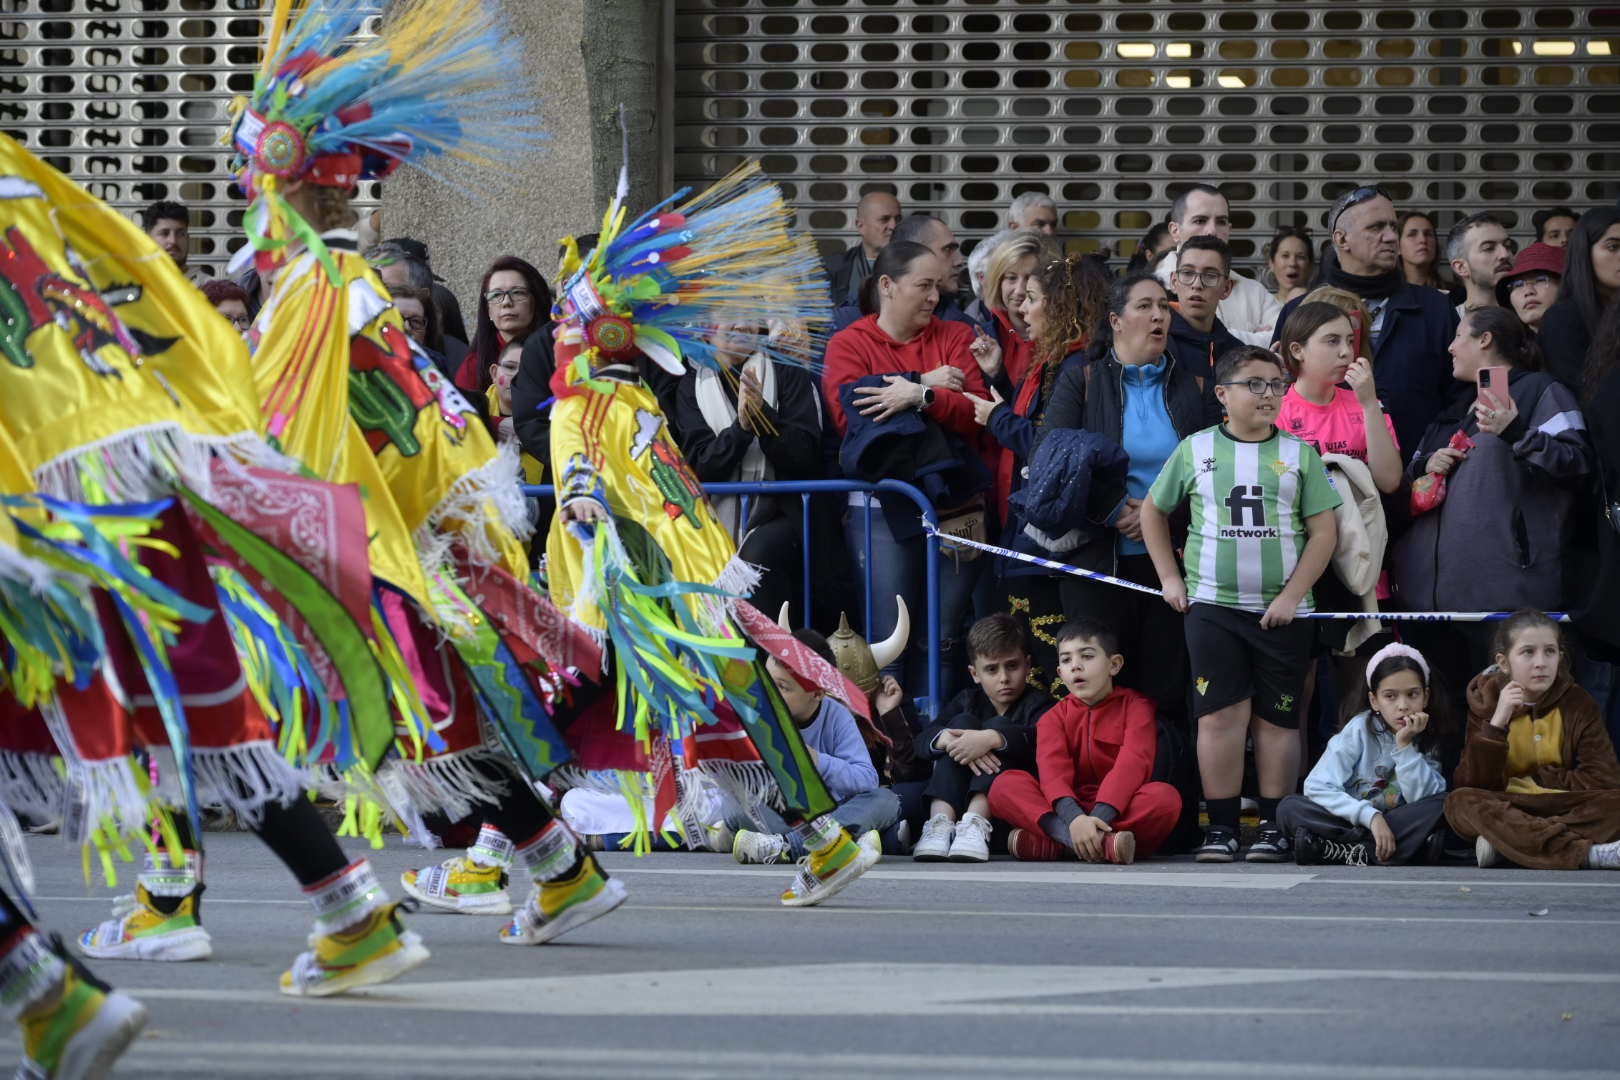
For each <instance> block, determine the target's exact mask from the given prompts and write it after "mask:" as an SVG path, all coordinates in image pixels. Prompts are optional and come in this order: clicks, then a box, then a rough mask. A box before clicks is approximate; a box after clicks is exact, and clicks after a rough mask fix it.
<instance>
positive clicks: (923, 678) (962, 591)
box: [844, 496, 986, 708]
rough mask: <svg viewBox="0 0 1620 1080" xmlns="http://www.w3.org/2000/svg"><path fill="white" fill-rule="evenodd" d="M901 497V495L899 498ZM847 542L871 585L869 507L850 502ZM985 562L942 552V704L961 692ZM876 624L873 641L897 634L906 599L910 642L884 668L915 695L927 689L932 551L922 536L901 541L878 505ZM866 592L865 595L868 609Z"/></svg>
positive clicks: (860, 577)
mask: <svg viewBox="0 0 1620 1080" xmlns="http://www.w3.org/2000/svg"><path fill="white" fill-rule="evenodd" d="M897 497H898V496H897ZM844 540H845V542H846V543H847V544H848V545H849V556H850V561H851V562H852V563H853V564H854V566H855V577H856V580H857V581H858V582H860V586H859V587H860V588H861V589H862V590H864V589H865V588H866V587H867V586H866V583H867V581H868V571H867V565H866V511H865V510H863V509H862V508H861V507H859V506H854V505H852V506H850V508H849V516H848V517H847V518H845V520H844ZM985 565H986V562H985V557H983V556H981V557H980V558H978V559H974V560H972V561H971V562H959V561H958V560H956V559H954V558H952V557H951V556H950V555H947V554H944V553H941V555H940V558H939V638H940V641H939V652H940V656H939V669H940V680H939V681H940V691H939V693H940V700H939V701H937V702H935V703H934V706H935V708H939V707H941V706H943V705H944V704H945V702H947V701H949V700H950V699H951V696H952V695H953V694H955V693H956V691H957V689H958V687H959V685H960V683H961V681H962V673H963V669H964V667H965V665H966V663H967V661H966V657H965V656H964V654H963V641H962V638H963V625H962V624H963V623H964V622H965V621H966V619H967V615H968V611H969V609H970V608H971V607H972V604H973V589H974V586H975V584H976V583H977V582H978V580H979V573H980V571H981V570H982V569H983V568H984V566H985ZM870 581H871V589H872V625H871V626H869V627H867V631H866V638H867V640H868V641H882V640H884V639H885V638H887V637H888V636H889V635H890V634H892V633H894V625H895V614H896V612H895V606H894V598H895V597H896V596H899V597H901V598H902V599H903V600H905V602H906V609H907V610H908V611H910V612H911V641H910V642H909V643H908V644H907V646H906V651H905V653H904V654H902V656H901V659H900V660H899V661H898V662H897V663H895V664H892V665H890V666H889V667H887V668H885V669H884V673H885V674H888V675H893V676H895V677H896V678H898V679H899V680H900V684H901V685H902V686H904V687H905V690H906V693H907V695H909V696H910V697H913V698H917V697H922V696H925V695H926V694H927V693H928V553H927V543H926V539H925V538H924V537H921V536H917V537H913V538H912V539H910V540H896V539H895V538H894V534H893V533H891V532H890V531H889V523H888V519H886V518H885V517H884V516H883V511H882V510H881V509H879V508H878V507H877V506H876V505H875V504H874V505H873V507H872V566H871V571H870ZM865 600H866V596H865V593H864V591H863V592H862V593H861V596H860V602H861V605H862V606H861V607H860V608H858V609H857V610H858V611H860V612H864V611H865V610H866V609H865Z"/></svg>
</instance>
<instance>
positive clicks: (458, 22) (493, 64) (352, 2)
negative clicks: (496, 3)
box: [230, 0, 542, 270]
mask: <svg viewBox="0 0 1620 1080" xmlns="http://www.w3.org/2000/svg"><path fill="white" fill-rule="evenodd" d="M294 6H295V2H294V0H276V6H275V9H274V10H273V12H272V13H271V16H270V37H269V41H268V43H267V44H266V47H265V57H264V63H263V65H262V66H261V67H260V69H259V74H258V77H257V79H256V81H255V82H254V86H253V93H252V95H251V96H249V97H248V98H245V99H238V100H237V102H236V106H235V109H236V111H237V118H236V123H235V125H234V126H233V127H232V129H231V133H230V141H231V144H232V145H234V146H235V147H236V150H237V153H238V158H237V161H236V163H235V171H236V172H237V175H238V178H239V180H240V182H241V184H242V189H243V191H244V192H245V193H246V194H247V196H248V197H249V198H250V199H253V200H254V202H253V205H252V206H251V207H250V208H249V210H248V214H247V221H246V227H247V230H248V238H249V239H250V240H251V242H252V248H253V251H254V252H256V255H257V261H258V262H259V264H260V269H261V270H265V269H268V268H269V267H271V266H274V265H275V264H276V263H278V262H279V261H280V260H281V258H282V253H283V249H284V248H285V247H286V246H287V244H288V243H289V242H291V240H292V239H294V238H295V237H296V238H297V239H299V240H302V241H304V242H305V243H306V244H307V245H308V246H309V247H311V248H312V249H313V250H315V251H316V252H317V253H318V254H319V253H322V252H323V251H324V248H323V247H322V245H320V243H319V238H318V237H317V236H315V234H314V230H312V229H311V228H310V226H309V225H308V223H307V222H304V221H303V220H302V219H301V218H299V217H298V215H297V214H296V213H295V212H294V211H293V210H292V208H291V207H289V206H288V205H287V203H286V200H285V199H284V198H283V197H282V194H281V191H280V188H281V186H282V185H284V184H285V183H287V182H288V181H292V180H300V181H303V182H305V183H310V184H317V185H320V186H323V187H335V188H343V189H348V188H352V187H353V186H354V185H355V184H357V183H359V182H360V181H361V180H370V179H376V178H379V177H383V176H387V175H388V174H389V173H391V172H393V171H394V170H395V169H396V168H398V167H399V166H400V165H401V164H411V165H412V166H414V167H418V168H420V167H421V161H422V159H423V158H425V157H427V156H428V155H431V154H450V155H452V156H455V157H458V158H462V159H464V160H468V161H473V162H478V163H480V164H491V165H492V164H498V163H501V162H504V161H507V160H510V159H511V158H513V157H514V156H515V155H517V154H520V153H522V152H524V151H527V150H530V149H532V148H533V147H534V145H535V144H536V143H537V142H538V141H539V140H540V139H541V138H542V135H541V132H540V130H539V127H538V120H537V106H536V104H535V103H534V101H533V100H532V98H530V97H529V95H528V94H527V93H526V92H525V91H524V90H523V88H522V85H521V83H520V82H518V81H516V80H514V78H513V73H514V72H518V71H521V70H522V57H521V54H520V51H519V48H518V45H519V41H518V39H517V37H516V36H515V35H513V34H512V33H510V32H508V30H507V29H506V27H504V26H503V25H502V23H501V21H500V19H499V18H498V17H497V16H496V14H495V12H494V10H493V5H492V4H491V3H490V2H489V0H456V2H453V3H451V2H445V0H399V2H398V3H395V4H392V5H390V8H389V12H388V14H387V16H386V17H383V18H382V21H381V23H380V25H378V26H377V28H376V33H375V36H373V37H366V38H361V39H359V40H354V38H355V35H356V34H358V33H360V32H361V30H362V28H363V27H364V26H365V24H366V22H367V20H369V19H372V18H374V17H378V16H379V14H380V12H381V4H379V3H378V0H311V2H310V3H308V4H307V5H306V6H304V8H303V10H302V11H301V12H300V13H299V14H298V15H297V17H296V19H293V18H292V9H293V7H294ZM289 20H290V21H291V26H290V28H289V26H288V23H289ZM312 241H313V242H312ZM243 251H244V252H246V251H247V249H246V248H244V249H243ZM238 258H239V259H244V261H245V256H244V255H239V256H238Z"/></svg>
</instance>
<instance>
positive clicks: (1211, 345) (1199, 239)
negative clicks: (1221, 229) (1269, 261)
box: [1165, 236, 1243, 402]
mask: <svg viewBox="0 0 1620 1080" xmlns="http://www.w3.org/2000/svg"><path fill="white" fill-rule="evenodd" d="M1177 258H1178V260H1179V261H1178V262H1177V264H1176V269H1175V272H1174V274H1172V276H1171V280H1172V281H1174V282H1175V288H1176V301H1177V308H1178V310H1176V311H1174V312H1172V313H1171V316H1170V337H1169V339H1168V341H1167V343H1166V345H1165V351H1166V352H1168V353H1169V354H1170V355H1171V356H1173V357H1175V358H1176V362H1177V363H1178V364H1180V365H1181V366H1182V367H1184V368H1186V369H1187V371H1189V372H1191V373H1192V374H1193V375H1194V376H1195V377H1196V378H1198V379H1200V380H1202V385H1203V387H1204V393H1205V395H1206V396H1207V397H1208V398H1209V400H1210V402H1213V401H1214V400H1215V379H1214V376H1215V361H1217V360H1219V359H1220V358H1221V357H1222V356H1223V355H1224V354H1225V353H1226V352H1227V351H1228V350H1230V349H1236V348H1239V347H1240V346H1242V345H1243V342H1242V341H1241V340H1240V339H1239V338H1238V337H1237V335H1235V334H1233V333H1232V332H1231V331H1230V330H1228V329H1227V328H1226V324H1225V323H1223V322H1221V320H1220V318H1219V316H1217V315H1216V309H1217V308H1219V306H1220V303H1221V301H1222V300H1224V299H1226V298H1227V296H1229V295H1231V292H1232V254H1231V250H1230V249H1229V248H1228V247H1227V246H1226V241H1224V240H1222V239H1220V238H1219V237H1216V236H1194V237H1192V238H1190V239H1188V240H1187V241H1186V242H1184V243H1183V244H1182V245H1181V253H1180V255H1179V256H1177Z"/></svg>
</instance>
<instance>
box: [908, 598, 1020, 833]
mask: <svg viewBox="0 0 1620 1080" xmlns="http://www.w3.org/2000/svg"><path fill="white" fill-rule="evenodd" d="M967 649H968V674H970V675H972V676H973V682H974V685H973V686H971V687H969V688H968V689H966V690H963V691H962V692H961V693H959V694H957V695H956V696H955V697H954V698H952V699H951V702H950V704H949V705H947V706H946V707H945V711H944V712H943V713H941V714H940V718H939V721H938V722H937V723H935V724H933V725H931V726H930V727H927V728H925V729H923V731H922V733H921V734H919V735H918V736H917V744H916V745H917V758H918V760H919V761H932V762H933V763H934V771H933V775H932V776H931V777H930V779H929V781H928V787H927V788H925V789H924V790H923V794H924V795H926V796H927V797H928V799H929V800H930V803H929V807H928V821H927V822H926V823H924V825H923V828H922V836H921V837H919V838H918V840H917V846H916V847H915V848H913V849H912V851H911V856H912V858H914V859H917V860H920V861H923V862H940V861H943V860H945V859H950V860H951V861H952V862H985V861H987V860H988V859H989V858H990V817H989V813H990V799H989V795H990V784H991V782H992V781H994V780H995V778H996V774H997V773H999V772H1001V771H1002V770H1003V769H1033V768H1034V767H1035V721H1036V720H1038V719H1039V718H1040V716H1041V714H1042V713H1043V712H1045V711H1046V710H1047V709H1048V708H1050V707H1051V705H1052V699H1051V698H1050V697H1048V696H1047V695H1046V694H1045V693H1044V692H1043V691H1041V690H1040V689H1039V688H1038V687H1033V686H1030V685H1029V665H1030V659H1029V639H1028V638H1026V637H1025V636H1024V629H1023V627H1022V626H1020V625H1019V623H1018V621H1017V620H1016V619H1014V618H1013V617H1012V616H1011V615H1009V614H1007V613H1006V612H998V613H997V614H995V615H987V616H985V617H984V618H982V619H980V620H979V621H978V622H976V623H974V624H973V627H972V629H970V630H969V631H968V636H967ZM958 817H960V820H958Z"/></svg>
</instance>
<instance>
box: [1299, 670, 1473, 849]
mask: <svg viewBox="0 0 1620 1080" xmlns="http://www.w3.org/2000/svg"><path fill="white" fill-rule="evenodd" d="M1431 700H1432V701H1433V709H1434V711H1433V712H1431V711H1430V708H1431V705H1430V702H1431ZM1367 705H1368V707H1367V709H1366V710H1364V711H1362V712H1360V713H1358V714H1357V715H1356V716H1355V717H1353V718H1352V719H1351V720H1350V721H1349V722H1348V723H1346V724H1345V725H1344V727H1343V728H1342V729H1341V730H1340V731H1339V733H1338V734H1337V735H1335V736H1333V738H1332V739H1331V740H1329V742H1328V744H1327V748H1326V749H1325V750H1323V752H1322V757H1321V759H1320V760H1319V761H1317V763H1316V767H1315V768H1313V769H1312V770H1311V774H1310V775H1309V776H1307V777H1306V778H1305V794H1303V795H1290V796H1288V797H1287V798H1286V799H1284V800H1283V801H1282V803H1281V804H1280V805H1279V806H1278V807H1277V821H1278V823H1279V824H1280V825H1281V826H1282V827H1283V828H1284V829H1286V830H1288V831H1289V832H1290V833H1292V834H1293V839H1294V857H1295V860H1296V861H1297V862H1298V863H1299V864H1300V865H1301V866H1308V865H1311V864H1314V863H1342V864H1344V865H1346V866H1367V865H1369V864H1371V863H1372V862H1374V861H1375V860H1376V861H1377V862H1379V863H1384V864H1401V863H1411V862H1429V863H1435V862H1439V861H1440V853H1441V847H1442V843H1443V837H1444V834H1445V824H1444V822H1443V821H1442V817H1443V816H1444V813H1445V801H1446V779H1445V777H1444V776H1442V775H1441V773H1440V762H1439V759H1438V755H1437V751H1438V748H1439V745H1440V742H1441V740H1442V739H1443V738H1444V736H1445V735H1446V732H1447V725H1446V724H1445V722H1444V717H1443V716H1441V715H1439V714H1440V713H1441V712H1442V710H1443V709H1444V707H1445V704H1444V696H1443V695H1441V694H1433V695H1431V694H1430V677H1429V662H1428V661H1427V660H1425V659H1424V658H1423V654H1422V653H1420V652H1418V651H1417V650H1416V649H1414V648H1412V647H1411V646H1410V645H1403V644H1400V643H1399V642H1396V643H1394V644H1390V645H1386V646H1384V647H1383V648H1382V649H1379V650H1378V652H1376V653H1374V654H1373V658H1372V659H1371V660H1369V661H1368V662H1367Z"/></svg>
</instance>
